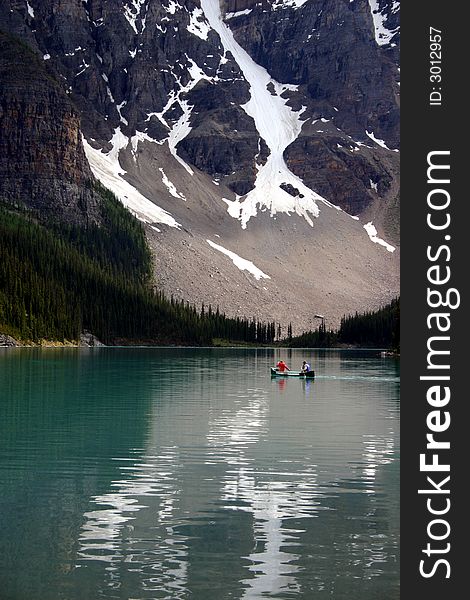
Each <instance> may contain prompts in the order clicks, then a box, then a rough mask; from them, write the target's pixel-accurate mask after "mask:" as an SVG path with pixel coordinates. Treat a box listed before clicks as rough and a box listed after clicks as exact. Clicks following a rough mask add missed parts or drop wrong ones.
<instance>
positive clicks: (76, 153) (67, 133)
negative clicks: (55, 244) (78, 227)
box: [0, 32, 98, 222]
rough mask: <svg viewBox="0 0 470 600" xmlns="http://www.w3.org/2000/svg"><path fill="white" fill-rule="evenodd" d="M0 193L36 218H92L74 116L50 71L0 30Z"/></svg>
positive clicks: (93, 205)
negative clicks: (32, 210)
mask: <svg viewBox="0 0 470 600" xmlns="http://www.w3.org/2000/svg"><path fill="white" fill-rule="evenodd" d="M0 130H1V136H0V198H1V199H2V200H3V201H6V202H8V203H9V204H13V205H18V206H25V207H27V208H28V209H34V210H35V211H36V212H37V213H38V214H39V215H40V216H41V217H42V218H53V219H57V218H59V219H63V220H67V221H69V222H70V221H72V222H89V221H90V220H91V221H95V220H97V219H98V208H97V199H96V198H95V195H94V193H93V192H92V190H91V189H90V188H91V182H92V179H93V176H92V173H91V171H90V167H89V165H88V162H87V160H86V157H85V154H84V151H83V145H82V139H81V131H80V117H79V114H78V112H77V110H76V108H75V107H74V106H73V105H72V103H71V102H70V100H69V98H68V97H67V95H66V93H65V91H64V89H63V86H62V85H61V84H60V83H59V82H58V81H57V78H56V76H55V75H54V73H53V72H52V71H50V70H48V69H47V68H46V66H45V64H44V61H43V60H42V59H40V58H39V57H38V56H37V54H35V53H34V52H33V51H31V50H30V49H29V48H28V47H27V46H26V45H24V44H23V43H21V42H20V41H19V40H18V39H16V38H14V37H12V36H10V35H7V34H4V33H2V32H0Z"/></svg>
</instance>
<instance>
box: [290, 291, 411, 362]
mask: <svg viewBox="0 0 470 600" xmlns="http://www.w3.org/2000/svg"><path fill="white" fill-rule="evenodd" d="M287 344H288V345H289V346H291V347H293V348H303V347H312V348H328V347H331V346H336V345H342V344H347V345H353V346H362V347H372V348H391V349H393V350H395V351H399V350H400V299H399V298H396V299H394V300H392V301H391V302H390V303H389V304H387V305H386V306H384V307H383V308H381V309H379V310H376V311H368V312H364V313H361V314H359V313H356V314H354V315H349V316H347V317H346V316H345V317H343V318H342V319H341V325H340V328H339V330H338V331H331V330H327V329H326V327H325V323H324V322H322V323H321V325H320V326H319V327H318V329H316V330H315V331H307V332H305V333H303V334H302V335H300V336H296V337H292V338H288V339H287Z"/></svg>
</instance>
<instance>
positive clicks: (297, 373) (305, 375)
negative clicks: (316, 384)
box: [271, 367, 315, 379]
mask: <svg viewBox="0 0 470 600" xmlns="http://www.w3.org/2000/svg"><path fill="white" fill-rule="evenodd" d="M271 377H303V378H304V379H315V371H308V373H302V372H301V371H278V369H276V368H275V367H271Z"/></svg>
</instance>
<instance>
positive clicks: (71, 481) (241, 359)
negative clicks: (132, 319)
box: [0, 348, 400, 600]
mask: <svg viewBox="0 0 470 600" xmlns="http://www.w3.org/2000/svg"><path fill="white" fill-rule="evenodd" d="M279 358H284V359H285V360H286V362H287V363H288V365H289V366H290V367H291V368H299V367H300V365H301V362H302V360H303V359H308V360H309V361H310V362H311V363H312V366H313V368H314V369H315V371H316V375H317V377H316V379H315V381H305V380H300V379H295V378H289V379H284V380H280V379H272V378H271V377H270V373H269V367H270V366H271V365H272V364H274V363H275V362H277V360H278V359H279ZM399 458H400V448H399V363H398V362H397V361H396V360H394V359H391V358H380V356H379V353H378V352H377V351H360V352H359V351H315V350H282V349H276V350H272V349H264V348H263V349H200V348H199V349H190V348H188V349H181V348H153V349H151V348H142V349H120V348H96V349H4V350H2V349H0V531H1V534H0V557H1V560H0V598H1V600H58V599H61V600H62V599H63V600H79V599H80V600H98V599H110V598H116V599H127V600H131V599H132V600H138V599H142V600H144V599H145V600H147V599H151V600H153V599H157V598H168V599H185V600H186V599H188V600H189V599H191V600H194V599H195V600H225V599H245V598H247V599H248V598H250V599H251V598H260V599H261V598H280V599H286V600H287V599H291V598H295V599H306V600H310V599H312V600H315V599H319V600H322V599H324V598H330V599H331V598H334V599H335V600H343V599H345V600H346V599H347V600H356V599H357V600H388V599H398V598H399Z"/></svg>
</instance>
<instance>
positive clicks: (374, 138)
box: [356, 130, 398, 152]
mask: <svg viewBox="0 0 470 600" xmlns="http://www.w3.org/2000/svg"><path fill="white" fill-rule="evenodd" d="M366 135H367V136H368V137H370V139H371V140H372V141H373V142H375V143H376V144H377V145H378V146H382V148H385V150H392V152H398V150H397V149H392V148H389V147H388V146H387V144H386V143H385V141H384V140H379V139H378V138H376V137H375V135H374V132H373V131H367V130H366ZM356 144H357V145H358V146H359V145H360V143H359V142H356ZM363 145H364V144H363ZM366 147H367V148H369V147H370V146H366Z"/></svg>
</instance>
